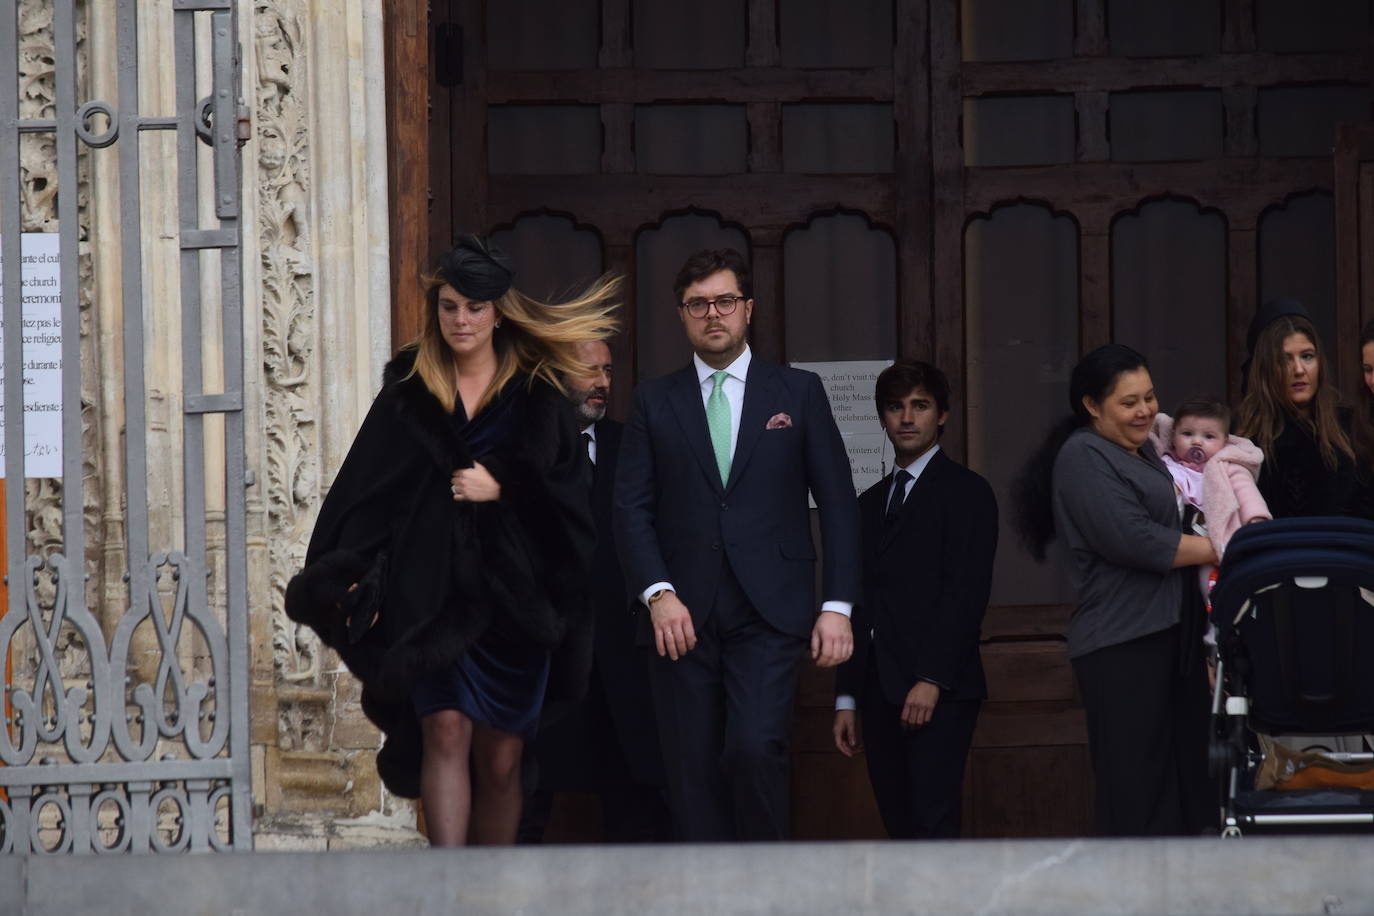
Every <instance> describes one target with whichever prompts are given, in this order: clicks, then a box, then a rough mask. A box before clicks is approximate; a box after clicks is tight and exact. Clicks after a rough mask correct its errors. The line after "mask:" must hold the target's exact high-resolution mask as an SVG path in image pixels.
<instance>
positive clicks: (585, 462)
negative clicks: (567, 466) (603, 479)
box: [582, 430, 596, 488]
mask: <svg viewBox="0 0 1374 916" xmlns="http://www.w3.org/2000/svg"><path fill="white" fill-rule="evenodd" d="M595 474H596V462H595V461H592V434H591V433H589V432H587V431H586V430H583V432H582V475H583V476H584V477H585V478H586V479H587V487H588V488H590V487H591V485H592V480H593V477H594V476H595Z"/></svg>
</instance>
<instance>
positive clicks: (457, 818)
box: [420, 709, 473, 846]
mask: <svg viewBox="0 0 1374 916" xmlns="http://www.w3.org/2000/svg"><path fill="white" fill-rule="evenodd" d="M420 729H421V733H422V735H423V737H424V756H423V757H422V758H421V760H420V802H421V804H423V805H424V807H425V824H426V826H427V827H428V828H429V844H430V845H431V846H462V845H463V844H464V843H466V842H467V835H468V821H469V816H470V814H471V812H472V778H471V773H470V772H469V768H468V755H469V753H471V751H472V735H473V725H472V720H471V719H469V718H468V717H467V716H466V715H464V714H463V713H461V712H459V711H458V710H456V709H443V710H440V711H439V712H435V713H431V714H429V715H427V716H425V717H424V718H423V719H421V720H420Z"/></svg>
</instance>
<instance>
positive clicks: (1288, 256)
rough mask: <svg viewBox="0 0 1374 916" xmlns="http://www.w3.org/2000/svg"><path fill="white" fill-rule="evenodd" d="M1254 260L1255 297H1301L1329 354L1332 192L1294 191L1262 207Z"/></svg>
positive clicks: (1332, 277)
mask: <svg viewBox="0 0 1374 916" xmlns="http://www.w3.org/2000/svg"><path fill="white" fill-rule="evenodd" d="M1259 263H1260V272H1259V301H1260V302H1264V301H1266V300H1269V299H1277V298H1279V297H1280V296H1291V297H1293V298H1295V299H1298V300H1299V301H1301V302H1302V303H1303V304H1304V305H1306V306H1307V309H1308V311H1310V312H1311V313H1312V321H1313V324H1315V325H1316V328H1317V333H1318V334H1320V335H1321V338H1322V344H1323V345H1324V346H1325V348H1326V350H1327V355H1328V356H1331V355H1332V353H1331V348H1332V347H1333V346H1334V345H1335V342H1336V339H1337V338H1336V217H1335V206H1334V203H1333V201H1332V197H1331V195H1330V194H1328V193H1327V192H1325V191H1314V192H1312V193H1310V194H1299V195H1297V196H1295V197H1291V198H1289V199H1288V200H1287V201H1285V202H1284V204H1283V205H1282V206H1278V207H1274V208H1272V209H1270V210H1267V211H1266V212H1265V213H1264V215H1263V216H1262V217H1261V218H1260V224H1259ZM1333 381H1334V380H1333Z"/></svg>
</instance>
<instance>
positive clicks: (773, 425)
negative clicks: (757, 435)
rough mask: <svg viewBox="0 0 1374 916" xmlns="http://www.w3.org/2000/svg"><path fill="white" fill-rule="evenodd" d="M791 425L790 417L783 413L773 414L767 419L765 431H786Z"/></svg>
mask: <svg viewBox="0 0 1374 916" xmlns="http://www.w3.org/2000/svg"><path fill="white" fill-rule="evenodd" d="M791 425H792V418H791V417H789V416H788V415H787V414H785V413H775V414H773V416H772V417H770V418H769V419H768V426H766V427H765V429H787V428H788V427H789V426H791Z"/></svg>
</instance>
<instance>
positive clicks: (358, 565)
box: [286, 351, 596, 798]
mask: <svg viewBox="0 0 1374 916" xmlns="http://www.w3.org/2000/svg"><path fill="white" fill-rule="evenodd" d="M413 361H414V353H413V351H402V352H401V354H400V355H398V356H397V357H396V358H394V359H393V360H392V361H391V362H390V363H389V364H388V365H387V367H386V372H385V375H384V376H383V386H382V390H381V393H379V394H378V395H377V398H376V400H375V401H374V402H373V404H372V409H371V410H370V411H369V412H368V415H367V418H366V419H365V420H364V421H363V425H362V428H361V429H360V430H359V431H358V436H357V438H356V439H355V440H354V441H353V446H352V448H350V449H349V452H348V457H347V458H346V459H345V460H344V463H343V466H342V467H341V468H340V469H339V473H338V476H337V477H336V478H335V480H334V483H333V485H332V486H331V487H330V490H329V494H328V496H327V497H326V498H325V501H324V505H323V506H321V508H320V515H319V518H318V520H317V521H316V523H315V531H314V534H313V535H312V537H311V539H310V547H309V550H308V551H307V553H306V559H305V568H304V569H303V570H302V571H301V572H300V574H299V575H297V576H296V577H295V578H293V579H292V580H291V583H290V584H289V586H288V587H287V592H286V612H287V614H288V615H289V616H290V617H291V619H292V620H295V621H297V622H299V623H303V624H306V625H308V626H310V627H311V628H313V629H314V630H315V631H316V632H317V633H318V634H319V635H320V638H321V639H322V640H323V641H324V642H325V643H326V644H327V645H329V646H330V647H332V648H334V649H335V650H337V651H338V652H339V655H340V657H341V658H342V659H343V661H344V663H345V664H346V665H348V667H349V670H350V671H352V672H353V674H354V675H356V676H357V677H358V679H359V680H360V681H361V682H362V684H363V695H362V705H363V711H364V712H365V713H366V714H367V716H368V718H369V719H371V720H372V721H373V723H375V724H376V725H377V727H378V728H380V729H381V730H382V731H383V732H384V733H385V734H386V741H385V743H384V745H383V747H382V750H381V752H380V753H379V754H378V757H377V769H378V772H379V774H380V775H381V777H382V780H383V782H385V783H386V786H387V788H388V789H390V790H391V791H392V792H395V793H396V794H397V795H401V796H404V797H408V798H414V797H417V796H418V795H419V763H420V726H419V721H418V720H417V718H416V716H415V713H414V709H413V707H412V705H411V692H412V690H413V689H414V686H415V683H416V680H417V678H418V677H420V676H421V675H424V674H427V673H429V672H432V671H435V670H436V669H440V668H443V667H446V666H449V665H452V664H454V663H455V662H456V661H457V660H458V659H459V658H460V657H461V656H462V654H463V653H464V652H465V651H466V650H467V648H468V646H470V645H472V643H473V642H474V641H475V640H476V639H477V637H479V636H480V635H481V634H482V633H484V632H485V631H487V630H488V629H489V628H499V629H500V630H501V631H502V633H503V634H505V635H513V636H516V637H517V638H523V639H527V640H529V641H530V642H533V643H535V644H538V645H542V646H547V647H549V648H551V649H553V650H554V653H553V668H552V670H551V673H550V680H549V699H548V704H549V714H552V715H557V708H558V707H559V705H560V704H565V703H569V702H572V701H575V700H576V699H577V698H578V697H579V696H580V695H581V693H582V691H583V690H584V689H585V685H586V680H587V672H588V669H589V667H590V659H591V627H590V624H591V615H590V613H589V611H590V602H589V597H588V595H589V587H588V585H589V583H588V569H589V564H590V558H591V552H592V549H593V547H594V544H595V539H596V535H595V529H594V527H593V523H592V517H591V510H590V507H589V503H588V495H587V489H586V483H585V478H584V477H583V473H584V472H583V465H582V458H581V451H580V448H581V445H580V440H579V438H578V434H577V426H576V422H575V417H574V414H573V409H572V406H571V405H570V404H569V403H568V401H567V400H566V398H564V397H563V396H562V395H561V394H560V393H559V392H557V391H556V390H554V389H553V388H552V387H551V386H549V385H547V384H545V383H543V382H535V383H534V384H533V385H530V384H529V382H528V380H527V379H526V378H524V377H517V378H515V379H513V380H512V381H511V382H509V383H508V385H507V389H508V390H507V391H506V392H504V393H503V396H508V397H511V398H513V399H514V400H513V403H512V406H511V409H512V410H513V411H515V415H514V424H515V426H514V429H515V430H516V432H515V433H514V434H512V435H508V436H507V437H506V444H505V445H504V446H498V447H497V449H496V450H495V451H494V452H492V453H491V454H488V455H486V456H484V457H482V458H481V461H482V464H483V465H485V466H486V468H487V470H489V471H490V472H491V474H492V476H494V477H495V478H496V480H497V481H498V482H499V483H500V485H501V498H500V499H499V500H498V501H496V502H489V503H462V502H455V501H454V500H453V498H452V494H451V492H450V489H449V486H450V477H451V475H452V473H453V471H454V470H456V469H458V468H463V467H470V466H471V465H472V461H473V458H472V456H471V455H470V454H469V452H468V448H467V446H466V444H465V443H464V441H463V439H462V437H461V436H460V435H459V434H458V432H457V427H455V426H454V424H453V422H452V418H451V417H450V416H449V415H448V414H447V413H446V412H445V411H444V409H443V406H442V405H441V404H440V403H439V402H438V401H437V400H435V398H434V397H433V395H431V394H430V393H429V391H428V389H426V388H425V386H424V383H423V382H422V381H421V380H420V378H419V376H418V375H417V376H415V377H412V378H409V379H407V378H405V376H406V374H407V373H408V372H409V371H410V367H411V365H412V364H413ZM511 386H518V387H516V388H512V387H511ZM479 416H480V415H479ZM354 583H359V585H360V587H359V588H358V589H357V590H355V591H354V592H353V593H350V592H349V586H351V585H353V584H354ZM374 615H375V616H376V617H377V623H376V624H375V625H373V626H370V627H369V624H370V623H371V621H372V619H373V617H374Z"/></svg>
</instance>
